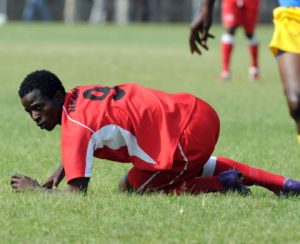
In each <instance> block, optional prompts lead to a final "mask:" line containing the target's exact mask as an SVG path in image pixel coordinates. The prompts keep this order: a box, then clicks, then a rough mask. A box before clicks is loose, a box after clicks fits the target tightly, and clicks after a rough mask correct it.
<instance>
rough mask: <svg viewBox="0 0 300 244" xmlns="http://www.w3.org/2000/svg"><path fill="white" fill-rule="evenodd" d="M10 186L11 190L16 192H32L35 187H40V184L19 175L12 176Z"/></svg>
mask: <svg viewBox="0 0 300 244" xmlns="http://www.w3.org/2000/svg"><path fill="white" fill-rule="evenodd" d="M10 184H11V187H12V189H13V190H14V191H17V192H20V191H26V190H33V189H35V188H37V187H40V184H39V183H38V182H37V180H34V179H32V178H30V177H28V176H25V175H21V174H14V175H13V176H12V177H11V179H10Z"/></svg>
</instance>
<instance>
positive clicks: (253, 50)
mask: <svg viewBox="0 0 300 244" xmlns="http://www.w3.org/2000/svg"><path fill="white" fill-rule="evenodd" d="M258 46H259V45H258V39H257V37H256V36H253V37H252V38H251V39H249V52H250V56H251V67H255V68H257V67H258Z"/></svg>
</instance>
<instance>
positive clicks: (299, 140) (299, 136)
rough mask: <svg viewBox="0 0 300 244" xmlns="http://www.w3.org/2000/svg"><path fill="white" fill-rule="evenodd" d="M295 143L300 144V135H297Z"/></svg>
mask: <svg viewBox="0 0 300 244" xmlns="http://www.w3.org/2000/svg"><path fill="white" fill-rule="evenodd" d="M297 141H298V143H299V144H300V135H297Z"/></svg>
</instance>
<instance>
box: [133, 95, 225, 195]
mask: <svg viewBox="0 0 300 244" xmlns="http://www.w3.org/2000/svg"><path fill="white" fill-rule="evenodd" d="M219 131H220V122H219V118H218V115H217V113H216V111H215V110H214V109H213V108H212V107H211V106H210V105H209V104H207V103H206V102H204V101H202V100H200V99H197V102H196V105H195V110H194V112H193V114H192V117H191V119H190V121H189V122H188V124H187V126H186V128H185V129H184V131H183V133H182V135H181V137H180V140H179V144H178V147H177V149H176V151H175V153H174V163H173V168H172V169H171V170H162V171H156V172H150V171H144V170H140V169H138V168H136V167H133V168H131V169H130V170H129V172H128V174H127V188H128V190H133V191H137V192H141V193H142V192H145V191H163V192H165V193H171V192H178V189H182V188H183V187H184V185H185V184H188V182H189V181H190V180H191V179H193V178H195V177H196V176H198V175H199V174H200V172H201V171H202V169H203V166H204V164H205V163H206V162H207V160H208V159H209V157H210V156H211V154H212V152H213V151H214V148H215V145H216V143H217V141H218V138H219Z"/></svg>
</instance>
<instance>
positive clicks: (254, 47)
mask: <svg viewBox="0 0 300 244" xmlns="http://www.w3.org/2000/svg"><path fill="white" fill-rule="evenodd" d="M245 35H246V37H247V39H248V48H249V53H250V58H251V65H250V67H249V79H250V80H257V79H258V78H259V69H258V48H259V42H258V39H257V37H256V35H255V34H254V33H253V32H248V33H247V32H246V33H245Z"/></svg>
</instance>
